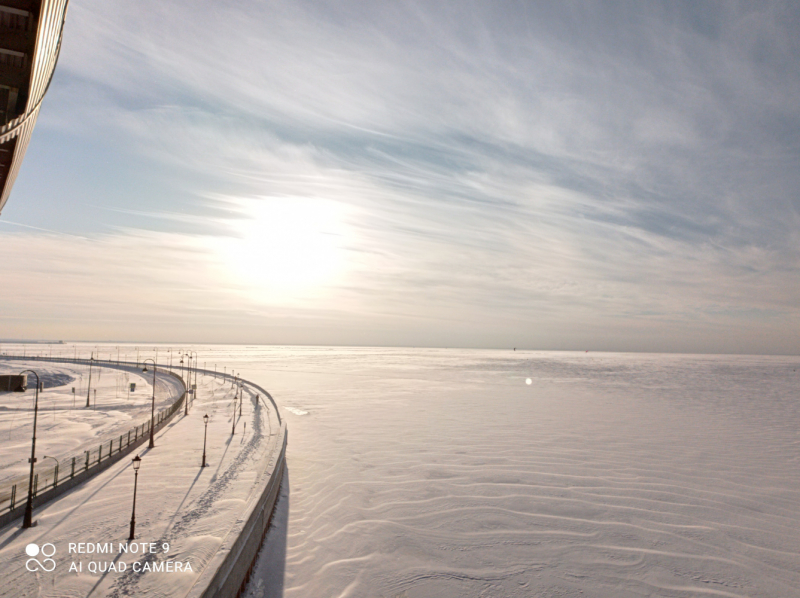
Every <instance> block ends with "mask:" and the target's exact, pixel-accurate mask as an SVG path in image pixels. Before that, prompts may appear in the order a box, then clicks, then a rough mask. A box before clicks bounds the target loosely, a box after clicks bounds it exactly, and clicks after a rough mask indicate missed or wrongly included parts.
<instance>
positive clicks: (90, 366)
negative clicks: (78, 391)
mask: <svg viewBox="0 0 800 598" xmlns="http://www.w3.org/2000/svg"><path fill="white" fill-rule="evenodd" d="M93 360H94V353H91V354H90V355H89V386H88V387H87V388H86V408H87V409H88V408H89V407H90V405H89V396H90V395H91V394H92V361H93Z"/></svg>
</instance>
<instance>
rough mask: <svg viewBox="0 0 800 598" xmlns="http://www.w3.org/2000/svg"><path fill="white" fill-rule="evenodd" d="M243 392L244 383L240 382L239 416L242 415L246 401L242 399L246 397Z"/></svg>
mask: <svg viewBox="0 0 800 598" xmlns="http://www.w3.org/2000/svg"><path fill="white" fill-rule="evenodd" d="M243 392H244V384H242V383H241V382H239V417H242V403H243V402H244V401H243V400H242V399H243V398H244V396H243V394H242V393H243Z"/></svg>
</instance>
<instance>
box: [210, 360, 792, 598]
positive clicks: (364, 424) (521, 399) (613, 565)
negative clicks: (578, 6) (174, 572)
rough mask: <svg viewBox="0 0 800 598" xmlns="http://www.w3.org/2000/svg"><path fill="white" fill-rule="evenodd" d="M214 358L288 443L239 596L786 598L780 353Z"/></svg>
mask: <svg viewBox="0 0 800 598" xmlns="http://www.w3.org/2000/svg"><path fill="white" fill-rule="evenodd" d="M209 350H210V349H209ZM206 352H207V351H206V350H204V351H203V353H204V354H206ZM209 358H210V359H214V358H215V357H213V358H212V356H211V355H209ZM230 359H231V362H232V363H233V367H234V368H236V369H237V370H238V369H239V368H241V370H242V372H243V373H244V375H245V377H247V378H249V379H253V380H255V381H256V382H258V383H260V384H261V385H262V386H264V387H265V388H268V389H270V392H271V393H272V394H273V396H275V398H276V400H278V401H279V403H280V404H281V405H282V406H285V409H284V411H285V417H286V419H287V423H288V426H289V430H290V433H289V448H288V454H287V462H288V464H289V476H288V477H289V481H290V483H289V486H288V489H285V491H284V495H283V497H282V499H281V500H282V502H281V503H279V505H278V515H277V521H278V522H280V521H285V523H283V524H282V525H283V527H281V524H280V523H279V525H278V526H277V527H276V529H274V530H272V531H271V532H270V535H269V536H268V538H267V545H266V547H265V549H264V555H265V556H264V557H263V558H262V559H261V562H260V564H259V566H258V567H257V569H256V571H255V572H254V576H253V578H252V581H251V583H250V585H249V588H248V592H247V594H246V595H247V596H248V597H250V598H254V597H264V598H269V597H272V596H280V595H281V594H280V593H279V592H276V591H275V590H276V587H279V586H280V585H281V583H282V584H283V586H284V591H283V594H282V595H284V596H286V597H287V598H289V597H292V598H293V597H298V598H300V597H308V596H315V597H316V596H331V597H345V596H358V597H362V596H363V597H366V596H381V597H386V598H399V597H402V598H433V597H437V598H445V597H447V598H451V597H452V598H462V597H465V596H475V597H477V596H486V597H510V596H519V597H522V596H526V597H527V596H537V597H538V596H547V597H550V596H571V597H578V596H581V597H584V596H585V597H607V598H627V597H634V596H636V597H640V596H651V597H689V596H728V597H744V596H749V597H763V598H777V597H798V596H800V476H798V467H799V466H800V400H798V388H800V359H799V358H797V357H747V356H691V355H641V354H639V355H636V354H629V355H621V354H595V353H539V352H521V351H516V352H514V351H459V350H398V349H337V348H322V347H320V348H301V347H296V348H280V349H279V348H275V349H259V348H249V349H247V350H235V349H231V355H230ZM528 378H530V379H531V384H526V379H528ZM289 408H292V409H289ZM284 563H285V569H284V570H282V569H281V567H282V566H283V565H284Z"/></svg>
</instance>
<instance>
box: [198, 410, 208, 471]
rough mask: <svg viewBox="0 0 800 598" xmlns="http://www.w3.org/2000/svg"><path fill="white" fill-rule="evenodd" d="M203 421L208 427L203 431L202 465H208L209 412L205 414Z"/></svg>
mask: <svg viewBox="0 0 800 598" xmlns="http://www.w3.org/2000/svg"><path fill="white" fill-rule="evenodd" d="M203 423H204V424H205V425H206V429H205V431H204V432H203V464H202V465H201V466H200V467H205V466H206V437H207V436H208V413H206V414H205V415H204V416H203Z"/></svg>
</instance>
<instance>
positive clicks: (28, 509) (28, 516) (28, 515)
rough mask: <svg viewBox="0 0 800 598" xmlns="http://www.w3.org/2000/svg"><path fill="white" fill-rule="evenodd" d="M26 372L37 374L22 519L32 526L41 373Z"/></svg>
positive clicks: (23, 525)
mask: <svg viewBox="0 0 800 598" xmlns="http://www.w3.org/2000/svg"><path fill="white" fill-rule="evenodd" d="M26 372H30V373H31V374H33V375H34V376H36V394H35V395H34V401H33V440H32V441H31V458H30V459H28V462H29V463H30V464H31V475H30V477H29V478H28V501H27V502H26V503H25V517H24V518H23V520H22V527H23V528H26V527H31V526H32V525H33V466H34V464H35V463H36V417H37V416H38V415H39V386H40V384H39V374H37V373H36V372H34V371H33V370H23V371H22V372H20V374H19V375H20V376H21V375H22V374H24V373H26Z"/></svg>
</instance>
